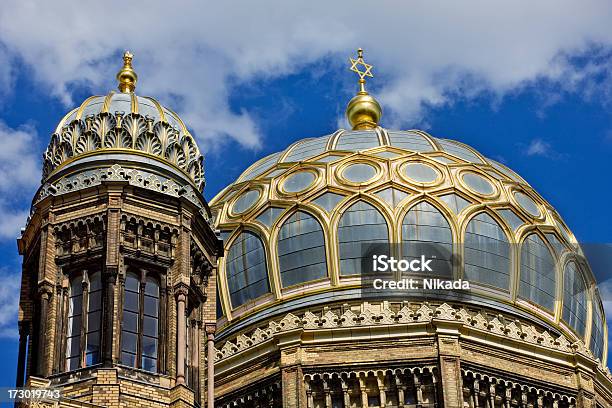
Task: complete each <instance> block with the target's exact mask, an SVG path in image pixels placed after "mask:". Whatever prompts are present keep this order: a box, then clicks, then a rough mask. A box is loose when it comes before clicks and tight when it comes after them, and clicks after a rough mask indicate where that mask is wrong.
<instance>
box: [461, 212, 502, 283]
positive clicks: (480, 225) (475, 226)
mask: <svg viewBox="0 0 612 408" xmlns="http://www.w3.org/2000/svg"><path fill="white" fill-rule="evenodd" d="M464 268H465V277H466V278H467V279H468V280H473V281H475V282H480V283H485V284H488V285H491V286H495V287H497V288H500V289H506V290H507V289H508V288H509V285H510V244H509V243H508V239H507V238H506V234H505V233H504V231H503V230H502V228H501V227H500V226H499V224H498V223H497V222H496V221H495V220H494V219H493V218H491V216H490V215H488V214H486V213H480V214H478V215H477V216H475V217H474V218H472V219H471V220H470V222H469V224H468V226H467V230H466V231H465V263H464Z"/></svg>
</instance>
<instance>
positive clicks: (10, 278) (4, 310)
mask: <svg viewBox="0 0 612 408" xmlns="http://www.w3.org/2000/svg"><path fill="white" fill-rule="evenodd" d="M0 272H2V273H0V337H12V338H15V337H17V335H18V333H17V311H18V307H19V288H20V286H21V279H20V276H19V275H18V274H15V273H7V272H6V268H2V269H0Z"/></svg>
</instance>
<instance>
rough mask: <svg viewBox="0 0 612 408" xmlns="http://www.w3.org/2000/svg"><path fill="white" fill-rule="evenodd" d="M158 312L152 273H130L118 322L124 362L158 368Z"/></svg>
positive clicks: (147, 367) (157, 288)
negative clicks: (149, 274)
mask: <svg viewBox="0 0 612 408" xmlns="http://www.w3.org/2000/svg"><path fill="white" fill-rule="evenodd" d="M143 278H144V280H143ZM159 311H160V289H159V281H158V280H157V279H156V278H155V277H154V276H146V274H141V275H140V276H139V275H137V274H135V273H133V272H129V273H128V274H127V276H126V278H125V286H124V295H123V320H122V322H121V362H122V363H123V364H125V365H129V366H131V367H135V368H141V369H143V370H147V371H152V372H157V371H159V365H158V355H159V351H158V349H159V347H158V346H159Z"/></svg>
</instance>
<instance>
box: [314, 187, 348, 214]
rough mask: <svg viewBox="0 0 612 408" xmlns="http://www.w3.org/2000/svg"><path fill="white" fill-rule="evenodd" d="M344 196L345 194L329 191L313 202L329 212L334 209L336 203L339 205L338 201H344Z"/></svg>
mask: <svg viewBox="0 0 612 408" xmlns="http://www.w3.org/2000/svg"><path fill="white" fill-rule="evenodd" d="M343 198H344V196H343V195H342V194H336V193H331V192H327V193H325V194H323V195H320V196H319V197H317V198H315V199H314V200H313V201H312V202H313V203H315V204H316V205H318V206H319V207H321V208H323V209H324V210H325V211H327V212H328V213H331V212H332V210H333V209H334V208H336V205H338V203H339V202H340V201H342V199H343Z"/></svg>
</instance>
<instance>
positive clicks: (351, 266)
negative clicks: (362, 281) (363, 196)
mask: <svg viewBox="0 0 612 408" xmlns="http://www.w3.org/2000/svg"><path fill="white" fill-rule="evenodd" d="M388 242H389V231H388V229H387V223H386V221H385V218H384V217H383V216H382V214H381V213H380V212H379V211H378V210H377V209H376V208H374V207H373V206H372V205H370V204H368V203H366V202H363V201H358V202H356V203H355V204H353V205H352V206H351V207H349V208H348V209H347V210H346V211H345V212H344V214H342V218H340V223H339V224H338V244H339V250H340V274H341V275H355V274H361V266H362V265H361V262H362V258H363V257H364V256H365V255H366V254H367V253H368V247H369V246H370V245H378V244H388Z"/></svg>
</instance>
